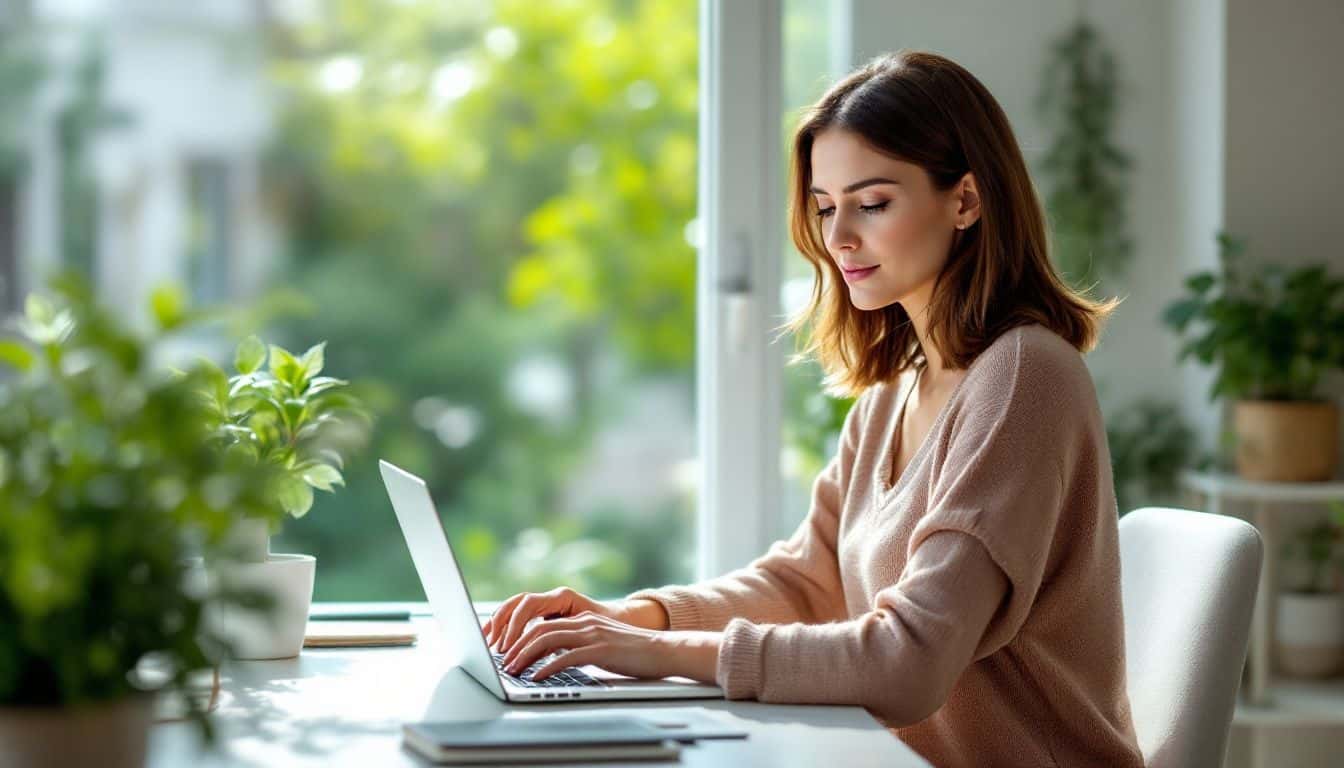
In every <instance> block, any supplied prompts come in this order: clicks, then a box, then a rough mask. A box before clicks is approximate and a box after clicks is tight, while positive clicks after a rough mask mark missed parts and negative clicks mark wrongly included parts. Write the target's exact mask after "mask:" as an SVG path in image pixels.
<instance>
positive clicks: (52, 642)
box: [0, 276, 279, 765]
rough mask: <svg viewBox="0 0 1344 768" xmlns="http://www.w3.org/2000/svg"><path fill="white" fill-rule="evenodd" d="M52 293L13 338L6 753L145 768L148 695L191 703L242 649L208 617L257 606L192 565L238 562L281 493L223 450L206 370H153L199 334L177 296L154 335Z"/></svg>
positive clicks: (23, 760) (6, 469) (0, 547)
mask: <svg viewBox="0 0 1344 768" xmlns="http://www.w3.org/2000/svg"><path fill="white" fill-rule="evenodd" d="M53 289H54V292H53V294H52V295H51V296H40V295H32V296H29V297H28V299H27V302H26V312H25V315H24V316H23V318H22V319H21V320H20V321H19V322H18V334H17V336H11V337H8V338H5V339H3V340H0V360H3V362H4V364H5V367H7V368H8V370H0V743H3V744H4V745H5V746H4V750H5V753H6V757H7V758H14V759H15V760H16V761H17V764H23V765H30V764H32V765H37V764H41V765H49V764H50V765H76V764H79V765H86V764H97V765H141V764H143V762H144V751H145V738H146V732H147V729H148V724H149V719H150V713H151V700H152V697H151V696H150V692H151V691H154V690H162V691H169V692H177V693H184V692H186V691H187V690H188V689H189V687H190V686H189V676H190V675H191V674H192V673H193V672H195V671H198V670H202V669H206V668H209V667H210V666H212V665H213V663H214V660H215V659H216V658H217V657H219V656H220V655H221V654H222V653H223V652H225V651H226V650H227V648H226V643H225V642H224V639H223V638H222V637H220V636H219V635H218V634H216V633H214V632H213V631H212V630H211V628H210V627H209V626H208V622H206V621H204V619H203V617H204V614H205V612H206V609H207V608H209V607H210V606H212V605H218V604H222V603H225V602H230V603H232V604H233V605H234V607H235V608H237V607H240V606H244V605H250V606H253V607H255V606H257V605H258V603H256V602H255V601H254V598H255V597H256V595H249V594H242V593H237V592H233V591H231V590H227V589H224V590H220V591H216V590H214V589H212V588H210V587H209V585H203V584H200V583H199V582H197V583H193V582H190V581H189V579H188V576H189V575H190V574H191V572H192V569H191V567H190V565H189V558H190V556H191V555H193V554H197V553H200V554H205V555H206V556H209V557H212V558H213V557H215V556H216V555H218V556H219V557H221V558H222V557H224V553H223V552H222V551H221V549H220V547H221V545H222V542H223V539H224V536H225V532H226V531H227V529H228V526H229V523H230V520H231V519H232V518H233V516H234V515H235V514H236V512H237V510H258V511H259V510H262V509H264V508H265V507H266V505H267V504H269V499H270V498H272V497H273V495H274V493H275V491H276V483H277V482H278V479H279V478H278V477H277V476H276V474H275V473H274V472H273V471H272V470H271V468H269V467H266V466H264V465H259V464H256V463H255V462H248V461H240V460H239V459H238V458H237V457H236V456H230V455H226V454H223V453H221V452H219V451H217V450H215V449H213V448H212V447H211V446H209V445H208V441H207V438H208V432H207V426H208V422H207V419H206V412H205V409H204V408H203V405H202V403H201V401H200V398H199V397H198V391H199V388H200V387H201V386H203V385H204V384H203V382H204V381H205V379H206V377H207V373H206V372H205V371H204V370H202V369H201V367H199V366H193V367H191V368H189V369H188V370H186V371H179V372H177V373H171V372H170V371H168V370H167V369H162V370H160V369H156V368H155V367H154V366H152V365H151V363H150V358H151V354H152V353H153V352H154V351H155V350H156V348H157V345H158V343H159V342H161V341H162V340H165V339H166V338H167V337H168V336H170V335H171V334H173V333H175V332H176V331H177V330H178V329H180V328H182V327H185V325H186V323H185V319H184V317H183V316H182V315H180V314H178V313H176V312H175V311H173V309H172V307H173V306H175V305H174V303H173V302H171V301H164V300H161V299H162V297H163V296H164V292H163V290H160V291H158V292H156V294H155V301H154V307H155V308H156V310H157V311H156V318H157V321H158V322H157V327H156V330H155V331H154V333H153V334H152V335H150V336H148V337H142V336H139V335H136V334H133V333H132V332H130V331H128V330H126V329H125V328H124V327H123V326H122V324H121V323H120V322H119V321H118V320H117V319H116V318H115V317H114V316H112V315H110V314H108V313H106V312H105V311H103V310H102V309H100V308H99V307H98V306H97V305H96V304H95V302H94V299H93V298H92V294H91V292H90V291H89V289H88V287H87V286H86V285H85V284H84V283H83V282H82V280H80V279H79V278H77V277H74V276H64V277H61V278H58V279H57V280H56V281H54V282H53ZM186 704H187V708H188V715H189V716H190V717H191V718H193V719H195V720H196V722H198V723H200V724H201V725H202V726H205V727H206V732H207V735H208V734H209V730H208V720H207V719H206V713H205V712H204V710H203V707H202V705H201V703H200V702H198V701H197V700H196V699H195V698H194V697H192V696H187V697H186ZM100 726H102V727H105V729H104V730H100V731H99V733H100V734H102V736H101V737H100V738H99V739H98V740H97V741H96V742H95V741H92V740H90V739H85V738H81V734H82V731H81V730H80V729H81V728H84V727H89V728H97V727H100ZM108 734H113V735H114V737H112V738H108ZM80 750H86V751H80ZM87 750H92V751H87ZM39 759H40V761H39Z"/></svg>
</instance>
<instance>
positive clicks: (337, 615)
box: [308, 611, 411, 621]
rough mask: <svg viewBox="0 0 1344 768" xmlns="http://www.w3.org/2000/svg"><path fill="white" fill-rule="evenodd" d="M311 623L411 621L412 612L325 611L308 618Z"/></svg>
mask: <svg viewBox="0 0 1344 768" xmlns="http://www.w3.org/2000/svg"><path fill="white" fill-rule="evenodd" d="M308 620H309V621H410V620H411V612H410V611H335V612H332V611H323V612H322V613H314V614H312V615H310V616H309V617H308Z"/></svg>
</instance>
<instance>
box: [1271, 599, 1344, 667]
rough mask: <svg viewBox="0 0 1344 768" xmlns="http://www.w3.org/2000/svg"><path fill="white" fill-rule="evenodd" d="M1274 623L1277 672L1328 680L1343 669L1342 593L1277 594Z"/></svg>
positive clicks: (1343, 607)
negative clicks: (1275, 620)
mask: <svg viewBox="0 0 1344 768" xmlns="http://www.w3.org/2000/svg"><path fill="white" fill-rule="evenodd" d="M1277 614H1278V618H1277V622H1276V623H1275V638H1276V640H1277V643H1276V646H1277V651H1278V653H1277V656H1278V662H1279V670H1280V671H1282V672H1283V673H1284V674H1285V675H1289V676H1291V677H1329V676H1331V675H1333V674H1335V673H1336V672H1338V671H1339V670H1340V669H1344V594H1341V593H1338V592H1329V593H1326V594H1305V593H1295V592H1283V593H1280V594H1279V604H1278V611H1277Z"/></svg>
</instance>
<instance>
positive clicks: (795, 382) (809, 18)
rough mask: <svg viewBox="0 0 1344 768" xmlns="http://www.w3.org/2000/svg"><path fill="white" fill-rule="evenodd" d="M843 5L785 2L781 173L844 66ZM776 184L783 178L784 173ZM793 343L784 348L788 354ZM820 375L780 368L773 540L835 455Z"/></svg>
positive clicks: (834, 427) (836, 403)
mask: <svg viewBox="0 0 1344 768" xmlns="http://www.w3.org/2000/svg"><path fill="white" fill-rule="evenodd" d="M847 5H848V2H847V0H826V2H805V0H786V1H785V2H784V17H783V26H784V48H783V52H784V56H783V58H784V66H783V75H784V78H783V90H784V95H783V99H784V110H783V117H784V125H783V140H782V143H783V147H784V151H785V156H784V158H783V159H782V161H781V162H782V163H783V164H784V168H785V172H784V173H785V174H787V167H788V160H789V158H788V152H789V150H790V142H791V140H792V137H793V131H794V130H795V128H796V127H797V124H798V119H799V116H800V114H801V112H802V110H804V109H805V108H806V107H808V106H809V105H811V104H812V103H813V102H815V101H816V100H817V98H818V97H820V96H821V94H822V93H823V92H824V91H825V90H826V88H827V87H829V86H830V85H831V83H833V82H834V81H835V80H836V79H837V78H838V77H839V76H840V75H842V74H843V73H844V71H845V70H846V69H847V67H848V61H847V56H848V54H849V51H848V50H847V46H846V44H845V42H844V40H845V33H846V32H847V22H846V21H845V19H844V18H842V17H841V15H840V14H842V13H843V12H844V10H845V6H847ZM782 178H785V179H786V180H787V175H784V176H783V177H782ZM781 226H782V227H783V228H784V231H785V233H786V234H785V236H784V239H783V243H784V253H783V255H782V259H783V268H782V269H781V270H780V306H781V308H782V310H783V311H784V313H785V314H786V315H787V316H790V317H791V316H793V315H794V314H795V313H797V312H798V311H799V310H800V309H802V308H803V307H804V306H806V303H807V301H808V299H809V297H810V296H811V292H812V283H813V280H814V277H813V271H812V268H811V266H809V265H808V263H807V261H806V260H805V259H803V257H802V255H801V254H799V253H798V251H797V249H795V248H794V246H793V243H792V242H791V241H790V240H789V238H788V235H787V231H788V225H787V221H784V217H783V216H781ZM795 342H796V340H795V339H794V338H793V337H788V338H787V339H785V340H784V341H783V342H782V343H787V344H789V351H792V350H793V346H794V344H795ZM821 378H822V377H821V369H820V367H819V366H818V365H816V363H806V364H798V365H790V366H787V367H786V368H785V370H784V382H783V384H784V418H783V422H782V431H783V434H782V435H781V440H780V473H781V475H782V494H781V497H782V498H781V505H780V506H781V509H780V514H779V515H778V517H777V526H778V527H777V529H776V531H775V535H776V536H779V537H783V536H788V535H789V534H790V533H792V531H793V530H794V528H796V527H797V526H798V523H799V522H800V521H801V520H802V519H803V517H805V516H806V515H807V512H808V509H809V506H810V504H811V498H812V483H813V482H814V481H815V480H816V476H817V474H818V473H819V472H820V471H821V469H822V468H823V467H824V465H825V463H826V462H827V461H829V460H830V458H831V456H832V455H833V454H834V453H835V446H836V441H837V439H838V435H839V429H840V426H841V424H842V423H843V420H844V416H845V414H846V413H847V412H848V410H849V406H850V402H851V401H850V400H847V399H840V400H838V399H835V398H832V397H831V396H829V395H827V394H826V393H825V392H823V391H822V382H821Z"/></svg>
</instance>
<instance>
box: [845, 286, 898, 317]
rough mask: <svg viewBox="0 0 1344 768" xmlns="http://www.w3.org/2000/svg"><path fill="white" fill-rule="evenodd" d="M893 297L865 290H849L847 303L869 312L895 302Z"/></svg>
mask: <svg viewBox="0 0 1344 768" xmlns="http://www.w3.org/2000/svg"><path fill="white" fill-rule="evenodd" d="M896 301H897V300H896V298H895V297H887V296H879V295H876V294H872V293H869V292H867V291H861V290H854V289H853V288H850V290H849V303H850V304H853V305H854V308H855V309H857V310H859V311H861V312H871V311H873V310H874V309H882V308H883V307H889V306H891V305H892V304H895V303H896Z"/></svg>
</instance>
